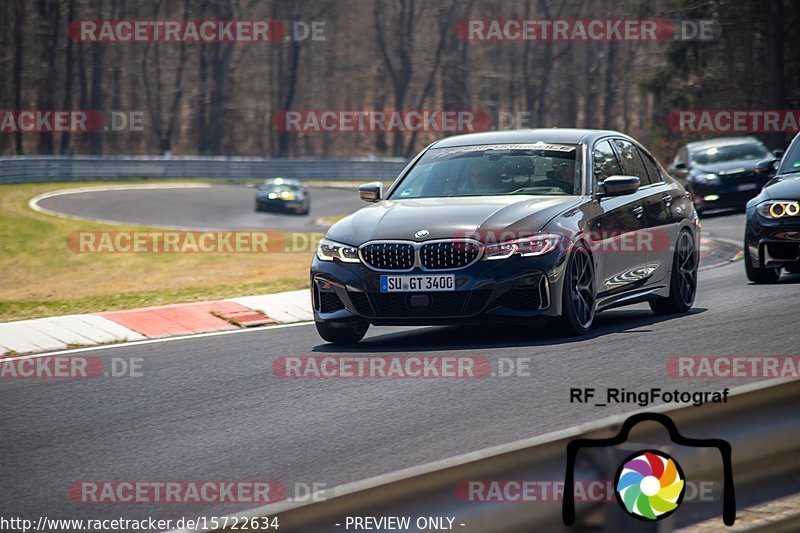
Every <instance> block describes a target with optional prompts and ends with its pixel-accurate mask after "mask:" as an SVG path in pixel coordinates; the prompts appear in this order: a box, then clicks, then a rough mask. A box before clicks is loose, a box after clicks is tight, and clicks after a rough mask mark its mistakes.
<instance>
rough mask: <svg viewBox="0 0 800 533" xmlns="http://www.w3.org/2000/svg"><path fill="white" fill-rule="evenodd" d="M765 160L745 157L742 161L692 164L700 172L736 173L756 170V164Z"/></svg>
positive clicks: (693, 168)
mask: <svg viewBox="0 0 800 533" xmlns="http://www.w3.org/2000/svg"><path fill="white" fill-rule="evenodd" d="M760 161H763V159H743V160H740V161H722V162H720V163H712V164H709V165H700V164H697V163H694V164H693V165H692V170H695V171H698V172H705V173H709V172H713V173H714V174H719V173H722V174H723V175H725V174H736V173H738V172H743V171H745V172H751V171H753V170H755V168H756V165H757V164H758V163H759V162H760Z"/></svg>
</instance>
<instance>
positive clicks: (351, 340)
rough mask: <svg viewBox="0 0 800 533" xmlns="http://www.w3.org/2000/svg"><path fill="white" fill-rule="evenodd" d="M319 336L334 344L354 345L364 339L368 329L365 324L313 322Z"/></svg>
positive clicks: (367, 325)
mask: <svg viewBox="0 0 800 533" xmlns="http://www.w3.org/2000/svg"><path fill="white" fill-rule="evenodd" d="M314 324H315V325H316V326H317V332H318V333H319V336H320V337H322V338H323V339H324V340H326V341H328V342H333V343H335V344H355V343H357V342H358V341H360V340H361V339H363V338H364V335H366V334H367V330H368V329H369V323H367V322H336V321H333V320H329V321H326V322H319V321H317V322H314Z"/></svg>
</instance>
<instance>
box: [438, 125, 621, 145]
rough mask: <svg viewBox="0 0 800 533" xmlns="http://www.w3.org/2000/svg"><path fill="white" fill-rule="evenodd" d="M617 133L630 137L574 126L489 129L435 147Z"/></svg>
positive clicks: (568, 140) (561, 140)
mask: <svg viewBox="0 0 800 533" xmlns="http://www.w3.org/2000/svg"><path fill="white" fill-rule="evenodd" d="M607 135H615V136H621V137H628V136H627V135H624V134H622V133H620V132H618V131H611V130H587V129H574V128H540V129H532V130H507V131H487V132H483V133H468V134H466V135H455V136H453V137H446V138H444V139H442V140H441V141H438V142H436V143H435V144H434V147H435V148H451V147H454V146H474V145H479V144H504V143H535V142H536V141H543V142H547V143H553V144H583V143H588V142H591V141H592V140H594V139H596V138H598V137H605V136H607Z"/></svg>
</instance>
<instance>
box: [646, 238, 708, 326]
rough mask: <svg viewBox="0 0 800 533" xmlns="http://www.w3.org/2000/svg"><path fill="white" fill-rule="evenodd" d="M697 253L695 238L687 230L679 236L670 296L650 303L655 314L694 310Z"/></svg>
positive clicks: (670, 284) (671, 275)
mask: <svg viewBox="0 0 800 533" xmlns="http://www.w3.org/2000/svg"><path fill="white" fill-rule="evenodd" d="M698 264H699V263H698V258H697V251H696V250H695V245H694V237H692V234H691V233H689V231H687V230H683V231H681V232H680V234H679V235H678V241H677V242H676V243H675V254H674V257H673V260H672V273H671V274H670V283H669V296H667V297H666V298H660V299H658V300H654V301H652V302H650V309H652V310H653V312H654V313H659V314H667V313H685V312H686V311H688V310H689V309H691V308H692V305H693V304H694V297H695V295H696V294H697V267H698Z"/></svg>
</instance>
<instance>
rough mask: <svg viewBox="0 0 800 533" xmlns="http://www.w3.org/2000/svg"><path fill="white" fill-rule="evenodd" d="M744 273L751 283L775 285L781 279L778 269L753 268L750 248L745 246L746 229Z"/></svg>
mask: <svg viewBox="0 0 800 533" xmlns="http://www.w3.org/2000/svg"><path fill="white" fill-rule="evenodd" d="M744 273H745V274H747V279H748V280H750V281H751V282H753V283H759V284H760V283H777V282H778V278H780V277H781V269H780V268H758V267H754V266H753V261H752V256H751V255H750V248H749V247H748V246H747V229H745V237H744Z"/></svg>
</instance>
